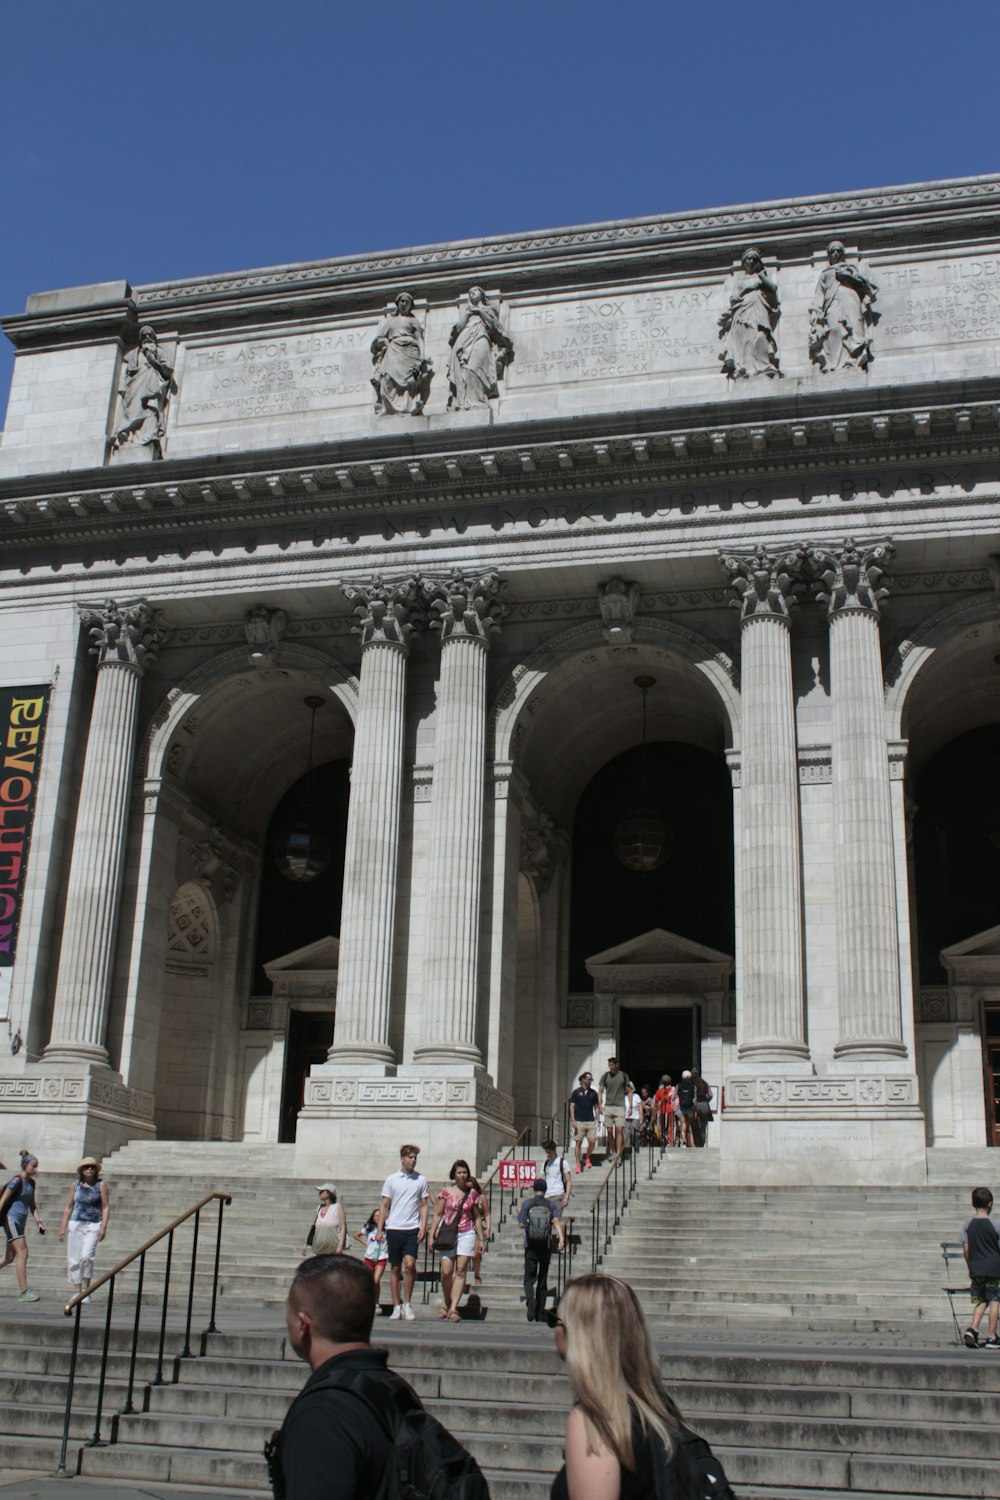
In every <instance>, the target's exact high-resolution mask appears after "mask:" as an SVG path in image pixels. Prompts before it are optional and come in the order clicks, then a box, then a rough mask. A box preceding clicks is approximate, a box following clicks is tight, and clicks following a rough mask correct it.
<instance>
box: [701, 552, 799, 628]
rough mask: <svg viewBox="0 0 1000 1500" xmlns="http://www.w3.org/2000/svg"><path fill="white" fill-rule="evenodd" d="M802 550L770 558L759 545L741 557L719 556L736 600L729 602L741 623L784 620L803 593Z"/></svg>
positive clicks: (734, 555)
mask: <svg viewBox="0 0 1000 1500" xmlns="http://www.w3.org/2000/svg"><path fill="white" fill-rule="evenodd" d="M805 556H806V553H805V547H791V548H789V550H788V551H786V552H780V553H778V554H776V555H772V554H771V553H769V552H768V551H767V548H766V547H764V546H763V545H760V546H757V547H755V548H754V550H753V552H750V553H744V554H742V555H737V554H726V553H723V554H722V555H721V556H720V558H719V561H720V562H721V564H722V567H723V570H724V571H725V573H726V574H727V576H728V578H729V587H730V588H731V589H733V590H734V591H735V592H736V594H737V595H738V598H736V599H731V600H730V601H729V602H730V604H732V606H733V608H734V609H738V610H739V611H740V619H741V620H744V621H745V620H750V619H753V618H755V617H757V616H759V615H775V616H777V617H778V618H780V619H783V620H787V619H788V616H789V612H790V610H791V608H792V606H793V605H795V604H797V603H798V601H799V597H800V596H801V594H802V593H803V592H804V590H805V587H806V580H805V576H804V573H803V568H804V564H805Z"/></svg>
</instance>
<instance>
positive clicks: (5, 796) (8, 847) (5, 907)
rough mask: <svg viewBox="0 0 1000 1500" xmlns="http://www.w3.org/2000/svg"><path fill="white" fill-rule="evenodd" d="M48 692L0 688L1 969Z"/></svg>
mask: <svg viewBox="0 0 1000 1500" xmlns="http://www.w3.org/2000/svg"><path fill="white" fill-rule="evenodd" d="M48 699H49V690H48V688H47V687H36V688H0V968H5V969H7V968H10V967H11V966H12V965H13V962H14V944H15V941H16V939H17V924H18V921H19V920H20V916H21V901H22V898H23V896H24V879H25V871H26V869H27V864H28V845H29V844H30V842H31V824H32V820H33V818H34V815H35V791H36V788H37V785H38V772H39V766H40V761H41V752H42V734H43V732H44V729H45V714H46V709H47V707H48Z"/></svg>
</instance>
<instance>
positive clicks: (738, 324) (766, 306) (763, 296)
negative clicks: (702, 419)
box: [719, 248, 781, 380]
mask: <svg viewBox="0 0 1000 1500" xmlns="http://www.w3.org/2000/svg"><path fill="white" fill-rule="evenodd" d="M728 291H729V305H728V307H727V308H726V310H725V312H724V313H723V314H722V316H721V318H720V319H719V337H720V338H721V339H722V350H721V352H720V354H719V359H720V360H721V361H722V373H723V375H726V376H728V378H729V379H730V380H748V379H749V378H750V376H751V375H769V376H772V377H773V376H775V375H780V374H781V369H780V367H779V365H778V342H777V340H776V338H775V337H774V330H775V328H776V326H777V323H778V319H779V318H780V317H781V308H780V307H779V305H778V286H777V283H776V282H775V281H774V280H773V279H772V277H770V276H769V275H768V274H767V272H766V271H765V270H764V262H763V260H762V259H761V254H760V251H759V250H756V249H753V248H751V249H748V250H744V252H743V257H742V264H741V269H740V270H739V271H737V272H736V273H735V274H734V275H733V276H732V277H731V278H730V281H729V287H728Z"/></svg>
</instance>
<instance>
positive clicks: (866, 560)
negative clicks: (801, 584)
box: [808, 537, 896, 615]
mask: <svg viewBox="0 0 1000 1500" xmlns="http://www.w3.org/2000/svg"><path fill="white" fill-rule="evenodd" d="M808 555H809V562H810V564H811V566H812V568H813V569H814V571H815V573H816V575H817V584H818V586H817V589H816V598H817V599H818V600H819V602H820V603H821V604H825V605H826V606H827V611H828V613H829V614H831V615H835V614H839V613H840V612H841V611H843V610H863V611H865V612H866V613H868V614H874V615H877V614H879V613H880V608H879V607H880V605H881V603H882V601H883V600H884V599H888V597H889V588H888V576H887V574H888V569H889V567H890V565H891V563H892V560H893V558H894V557H895V555H896V549H895V548H894V547H893V545H892V542H891V541H889V540H888V538H887V539H886V540H885V541H884V542H873V543H870V544H869V545H867V546H863V547H858V546H856V545H855V542H854V538H853V537H847V539H846V540H845V542H844V545H843V547H842V548H840V550H839V551H827V550H826V549H824V548H822V547H810V549H809V554H808Z"/></svg>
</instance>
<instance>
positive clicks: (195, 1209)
mask: <svg viewBox="0 0 1000 1500" xmlns="http://www.w3.org/2000/svg"><path fill="white" fill-rule="evenodd" d="M213 1201H218V1204H219V1220H218V1224H217V1227H216V1231H215V1260H214V1264H213V1267H212V1305H211V1310H210V1312H209V1316H208V1325H207V1327H206V1328H205V1329H204V1331H203V1332H202V1336H201V1349H200V1353H201V1354H204V1352H205V1340H206V1338H207V1336H208V1334H210V1333H217V1332H218V1329H217V1328H216V1326H215V1309H216V1305H217V1303H218V1295H219V1259H220V1256H221V1253H222V1214H223V1210H224V1208H225V1207H226V1206H227V1205H228V1204H230V1203H232V1201H233V1199H232V1194H231V1193H223V1192H219V1191H216V1192H213V1193H206V1194H205V1196H204V1198H201V1199H199V1201H198V1202H197V1203H195V1204H193V1205H192V1206H191V1207H190V1208H188V1209H185V1210H184V1212H183V1213H182V1214H179V1215H178V1217H177V1218H176V1219H174V1220H172V1221H171V1223H169V1224H168V1225H167V1226H166V1227H165V1228H164V1229H161V1230H159V1231H158V1233H156V1234H154V1235H153V1236H152V1238H151V1239H148V1240H146V1241H145V1243H144V1244H142V1245H140V1246H139V1247H138V1248H137V1249H135V1250H133V1251H132V1253H131V1254H130V1255H127V1256H126V1257H125V1259H124V1260H120V1261H119V1262H118V1264H117V1265H116V1266H113V1267H112V1269H111V1270H110V1271H106V1272H105V1273H104V1275H103V1276H99V1277H98V1278H97V1280H96V1281H93V1282H91V1284H90V1286H89V1288H88V1290H87V1291H86V1292H82V1291H81V1292H78V1293H77V1295H76V1296H75V1297H71V1298H70V1300H69V1301H68V1302H67V1303H66V1306H65V1307H64V1308H63V1312H64V1313H65V1315H66V1317H67V1318H69V1317H72V1318H73V1347H72V1350H71V1352H70V1359H69V1380H68V1382H67V1388H66V1411H65V1415H64V1417H63V1434H62V1446H61V1448H60V1450H59V1468H58V1470H57V1473H58V1474H59V1475H60V1476H61V1477H62V1478H65V1477H66V1450H67V1448H68V1446H69V1429H70V1420H71V1417H72V1413H73V1389H74V1386H75V1383H76V1366H77V1359H78V1356H79V1351H80V1310H81V1308H82V1306H83V1301H84V1297H93V1295H94V1293H95V1292H97V1291H99V1290H100V1288H101V1287H102V1286H107V1288H108V1307H107V1312H106V1313H105V1316H104V1343H103V1345H102V1348H101V1373H100V1377H99V1379H98V1384H97V1413H96V1415H95V1417H94V1435H93V1437H92V1438H91V1439H90V1441H89V1442H88V1443H87V1444H86V1446H87V1447H88V1448H100V1447H102V1446H103V1442H102V1439H101V1417H102V1414H103V1411H104V1391H105V1386H106V1385H107V1377H108V1350H109V1348H110V1346H111V1315H112V1312H113V1311H114V1305H115V1281H116V1279H117V1277H118V1276H120V1275H121V1273H122V1271H124V1270H126V1269H127V1267H129V1266H131V1265H132V1264H133V1263H134V1262H135V1261H138V1262H139V1276H138V1282H137V1285H136V1294H135V1316H134V1318H133V1320H132V1348H131V1351H130V1354H129V1369H128V1391H127V1394H126V1397H125V1405H124V1406H123V1407H122V1409H121V1414H122V1415H123V1416H125V1415H128V1414H129V1413H130V1412H134V1411H135V1406H134V1404H133V1401H132V1397H133V1394H134V1392H135V1366H136V1358H137V1355H138V1350H139V1321H140V1318H141V1315H142V1294H143V1287H144V1284H145V1279H146V1255H147V1253H148V1251H150V1250H151V1249H152V1248H153V1246H154V1245H158V1244H159V1243H160V1241H161V1240H163V1239H165V1240H166V1242H167V1262H166V1267H165V1269H164V1276H163V1307H162V1310H161V1313H160V1339H159V1348H158V1350H157V1355H156V1373H155V1375H154V1376H153V1379H152V1380H151V1381H150V1384H151V1385H163V1384H164V1379H163V1350H164V1347H165V1345H166V1339H167V1300H168V1298H169V1295H170V1272H171V1267H172V1265H173V1258H174V1233H175V1231H176V1230H177V1229H178V1228H179V1227H180V1226H181V1225H182V1224H185V1223H187V1221H188V1220H189V1219H191V1218H193V1219H194V1232H193V1235H192V1240H191V1274H190V1279H189V1282H188V1290H187V1310H186V1316H185V1322H184V1348H183V1349H182V1350H181V1354H180V1358H181V1359H191V1358H193V1356H192V1353H191V1321H192V1318H193V1315H194V1283H195V1274H196V1272H197V1268H198V1229H199V1225H200V1221H201V1211H202V1209H203V1208H204V1207H205V1205H206V1204H208V1203H212V1202H213ZM175 1378H176V1377H175ZM112 1441H114V1437H113V1436H112Z"/></svg>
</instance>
